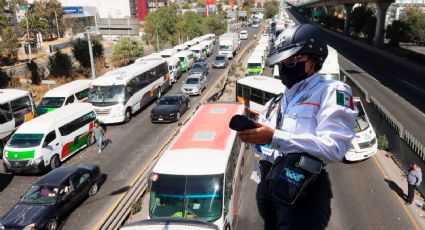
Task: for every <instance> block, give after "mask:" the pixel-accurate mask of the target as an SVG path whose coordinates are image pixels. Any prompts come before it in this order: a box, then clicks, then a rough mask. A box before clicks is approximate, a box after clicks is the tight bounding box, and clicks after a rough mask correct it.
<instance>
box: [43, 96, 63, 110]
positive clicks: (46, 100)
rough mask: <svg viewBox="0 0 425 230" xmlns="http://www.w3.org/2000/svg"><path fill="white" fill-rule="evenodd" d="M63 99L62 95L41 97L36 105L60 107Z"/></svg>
mask: <svg viewBox="0 0 425 230" xmlns="http://www.w3.org/2000/svg"><path fill="white" fill-rule="evenodd" d="M64 101H65V98H64V97H43V99H41V101H40V104H38V107H47V108H60V107H61V106H62V105H63V102H64Z"/></svg>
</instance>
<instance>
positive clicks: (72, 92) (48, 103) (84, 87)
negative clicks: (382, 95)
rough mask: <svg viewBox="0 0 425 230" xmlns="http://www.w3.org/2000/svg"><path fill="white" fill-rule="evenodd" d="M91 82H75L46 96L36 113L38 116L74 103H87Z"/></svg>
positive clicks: (53, 90) (62, 86)
mask: <svg viewBox="0 0 425 230" xmlns="http://www.w3.org/2000/svg"><path fill="white" fill-rule="evenodd" d="M90 83H91V80H75V81H72V82H69V83H66V84H63V85H61V86H59V87H56V88H54V89H51V90H49V91H47V93H46V94H44V96H43V98H41V101H40V103H38V105H37V108H36V109H35V112H36V113H37V116H40V115H43V114H45V113H48V112H50V111H53V110H55V109H57V108H60V107H62V106H65V105H68V104H71V103H74V102H87V97H88V95H89V86H90Z"/></svg>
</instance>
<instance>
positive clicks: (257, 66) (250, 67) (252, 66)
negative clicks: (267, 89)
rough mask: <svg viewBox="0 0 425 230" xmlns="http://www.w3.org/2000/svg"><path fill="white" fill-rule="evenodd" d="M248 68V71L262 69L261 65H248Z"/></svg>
mask: <svg viewBox="0 0 425 230" xmlns="http://www.w3.org/2000/svg"><path fill="white" fill-rule="evenodd" d="M247 68H248V69H257V68H261V63H248V66H247Z"/></svg>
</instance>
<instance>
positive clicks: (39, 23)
mask: <svg viewBox="0 0 425 230" xmlns="http://www.w3.org/2000/svg"><path fill="white" fill-rule="evenodd" d="M26 17H28V27H29V32H30V34H29V35H27V36H30V37H31V32H32V33H33V34H37V33H42V34H43V35H44V36H47V35H48V32H49V22H48V21H47V19H45V18H43V17H40V16H39V15H38V14H36V13H30V12H28V13H27V14H26ZM19 28H20V29H21V31H25V33H26V31H27V22H26V20H21V21H20V22H19ZM33 37H35V36H33Z"/></svg>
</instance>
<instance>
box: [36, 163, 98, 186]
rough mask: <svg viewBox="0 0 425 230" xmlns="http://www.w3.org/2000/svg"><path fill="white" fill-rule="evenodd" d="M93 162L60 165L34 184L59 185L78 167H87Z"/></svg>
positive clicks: (78, 168) (91, 165)
mask: <svg viewBox="0 0 425 230" xmlns="http://www.w3.org/2000/svg"><path fill="white" fill-rule="evenodd" d="M93 166H95V164H80V165H73V166H61V167H59V168H56V169H55V170H53V171H51V172H49V173H48V174H46V175H44V176H43V177H41V178H40V180H38V181H37V182H36V183H35V185H43V184H45V185H47V184H51V185H59V184H62V183H63V182H65V181H66V179H68V178H69V176H71V175H72V174H74V173H75V172H77V171H78V170H80V169H87V170H89V169H88V167H93Z"/></svg>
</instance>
